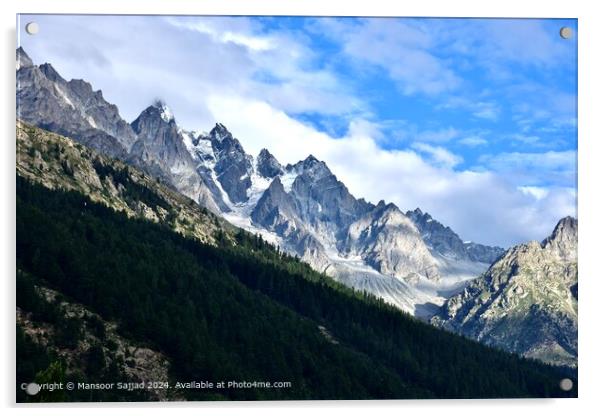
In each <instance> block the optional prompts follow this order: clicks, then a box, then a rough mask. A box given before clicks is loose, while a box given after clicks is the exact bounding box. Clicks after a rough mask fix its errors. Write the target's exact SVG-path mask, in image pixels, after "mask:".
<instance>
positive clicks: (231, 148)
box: [209, 123, 253, 204]
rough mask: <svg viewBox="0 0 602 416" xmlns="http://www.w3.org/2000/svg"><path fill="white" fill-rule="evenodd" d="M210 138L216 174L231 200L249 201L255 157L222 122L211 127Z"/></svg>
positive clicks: (237, 201)
mask: <svg viewBox="0 0 602 416" xmlns="http://www.w3.org/2000/svg"><path fill="white" fill-rule="evenodd" d="M209 140H210V141H211V146H212V148H213V153H214V155H215V160H216V163H215V174H216V175H217V179H218V181H219V182H220V184H221V185H222V188H223V189H224V191H226V193H227V194H228V197H229V198H230V201H231V202H233V203H235V204H237V203H240V202H245V201H247V200H248V199H249V197H248V195H247V190H248V189H249V188H250V187H251V185H252V184H251V173H252V170H253V166H252V160H253V158H252V157H251V156H249V155H247V154H246V152H245V150H244V149H243V147H242V145H241V144H240V142H239V141H238V139H236V138H235V137H233V136H232V133H230V132H229V131H228V129H227V128H226V126H224V125H223V124H221V123H217V124H216V125H215V127H214V128H213V129H211V131H210V132H209Z"/></svg>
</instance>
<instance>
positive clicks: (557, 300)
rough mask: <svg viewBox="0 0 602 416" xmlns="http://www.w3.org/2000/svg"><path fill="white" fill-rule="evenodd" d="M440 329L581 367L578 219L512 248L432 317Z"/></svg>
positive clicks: (532, 356)
mask: <svg viewBox="0 0 602 416" xmlns="http://www.w3.org/2000/svg"><path fill="white" fill-rule="evenodd" d="M432 323H434V324H435V325H437V326H440V327H443V328H446V329H449V330H452V331H455V332H459V333H462V334H464V335H467V336H469V337H471V338H474V339H477V340H479V341H481V342H484V343H486V344H489V345H494V346H497V347H501V348H503V349H506V350H509V351H513V352H517V353H519V354H521V355H524V356H526V357H531V358H537V359H540V360H542V361H545V362H549V363H553V364H561V365H568V366H576V365H577V220H576V219H575V218H571V217H566V218H563V219H562V220H560V222H559V223H558V225H557V226H556V228H555V229H554V232H553V233H552V235H550V236H549V237H548V238H546V239H545V240H544V241H543V242H541V243H539V242H535V241H533V242H530V243H526V244H520V245H518V246H516V247H513V248H511V249H509V250H508V251H507V252H506V253H505V254H504V255H503V256H502V257H501V258H499V259H498V260H497V261H496V262H495V263H494V264H493V265H491V267H490V268H489V270H487V272H486V273H484V274H483V275H482V276H481V277H479V278H477V279H476V280H474V281H472V282H471V283H470V284H469V285H468V286H467V287H466V288H465V289H464V291H463V292H462V293H460V294H458V295H456V296H453V297H451V298H450V299H449V300H447V302H446V303H445V305H444V306H443V307H442V308H441V312H440V313H439V314H438V315H437V316H435V317H433V318H432Z"/></svg>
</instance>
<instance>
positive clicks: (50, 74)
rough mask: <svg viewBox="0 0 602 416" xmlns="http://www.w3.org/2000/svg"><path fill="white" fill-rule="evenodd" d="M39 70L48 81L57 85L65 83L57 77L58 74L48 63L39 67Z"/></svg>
mask: <svg viewBox="0 0 602 416" xmlns="http://www.w3.org/2000/svg"><path fill="white" fill-rule="evenodd" d="M39 68H40V71H42V73H43V74H44V76H46V78H48V79H49V80H50V81H52V82H59V83H64V82H65V80H64V79H63V77H61V76H60V75H59V73H58V72H57V71H56V69H54V67H53V66H52V65H50V64H49V63H45V64H42V65H40V67H39Z"/></svg>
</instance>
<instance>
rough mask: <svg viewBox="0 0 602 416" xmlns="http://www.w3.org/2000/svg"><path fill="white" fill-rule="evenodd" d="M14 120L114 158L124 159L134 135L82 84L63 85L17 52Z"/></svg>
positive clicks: (50, 71) (49, 67)
mask: <svg viewBox="0 0 602 416" xmlns="http://www.w3.org/2000/svg"><path fill="white" fill-rule="evenodd" d="M17 117H18V118H19V119H21V120H23V121H25V122H28V123H32V124H35V125H37V126H40V127H42V128H45V129H47V130H50V131H54V132H56V133H59V134H64V135H68V136H70V137H73V138H75V139H76V140H78V141H80V142H81V143H83V144H85V145H87V146H89V147H92V148H95V149H98V150H100V151H101V152H103V153H106V154H109V155H111V156H116V157H124V156H125V155H126V154H127V152H128V151H129V149H130V148H131V146H132V145H133V143H134V142H135V141H136V134H135V133H134V131H133V130H132V128H131V127H130V125H129V124H128V123H127V122H126V121H125V120H123V119H122V118H121V117H120V115H119V111H118V109H117V107H116V106H115V105H113V104H110V103H108V102H107V101H105V99H104V98H103V95H102V92H101V91H100V90H99V91H93V89H92V86H91V85H90V84H89V83H87V82H85V81H83V80H71V81H66V80H65V79H63V78H62V77H61V76H60V75H59V74H58V73H57V71H56V70H55V69H54V67H52V65H50V64H48V63H46V64H43V65H40V66H35V65H33V63H32V61H31V59H30V58H29V56H27V54H26V53H25V51H24V50H23V49H22V48H19V49H18V50H17Z"/></svg>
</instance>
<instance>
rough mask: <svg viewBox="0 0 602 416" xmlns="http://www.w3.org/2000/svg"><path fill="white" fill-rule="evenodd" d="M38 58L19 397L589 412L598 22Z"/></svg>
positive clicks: (147, 45) (67, 18)
mask: <svg viewBox="0 0 602 416" xmlns="http://www.w3.org/2000/svg"><path fill="white" fill-rule="evenodd" d="M32 24H33V25H32ZM18 39H19V44H18V45H17V46H18V48H17V51H16V52H17V64H16V77H17V80H16V81H17V121H16V129H17V146H16V149H17V166H16V169H17V188H16V189H17V216H16V218H17V219H16V221H17V224H16V229H17V248H16V253H17V259H16V260H17V263H16V264H17V274H16V283H17V284H16V286H17V293H16V298H17V311H16V316H17V349H16V350H17V374H16V395H17V401H19V402H40V401H41V402H46V401H64V402H77V401H157V400H172V401H180V400H274V399H277V400H289V399H291V400H292V399H314V400H315V399H449V398H534V397H535V398H545V397H575V396H576V395H577V292H578V291H577V254H576V253H577V219H576V198H577V185H576V160H577V127H576V120H577V112H576V95H577V94H576V85H577V60H576V50H577V21H576V20H574V19H573V20H570V19H568V20H561V19H443V18H442V19H435V18H337V17H332V18H313V17H244V16H239V17H219V16H106V15H105V16H87V15H20V16H18Z"/></svg>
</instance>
